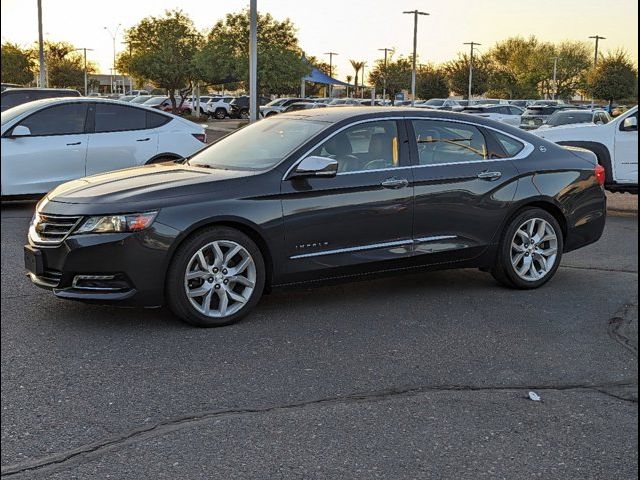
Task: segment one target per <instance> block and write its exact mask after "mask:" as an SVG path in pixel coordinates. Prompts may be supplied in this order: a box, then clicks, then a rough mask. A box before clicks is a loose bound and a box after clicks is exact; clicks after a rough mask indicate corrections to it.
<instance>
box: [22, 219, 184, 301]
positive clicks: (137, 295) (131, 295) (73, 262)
mask: <svg viewBox="0 0 640 480" xmlns="http://www.w3.org/2000/svg"><path fill="white" fill-rule="evenodd" d="M177 235H178V231H177V230H174V229H170V228H169V227H166V226H164V225H162V224H157V223H156V224H154V226H153V228H151V229H149V230H145V231H143V232H138V233H113V234H96V235H75V236H70V237H68V238H67V239H66V240H65V241H64V242H63V243H61V244H60V245H56V246H43V245H38V244H35V243H33V242H31V241H30V243H29V247H31V248H32V249H36V250H38V251H39V252H40V254H41V256H42V263H43V265H42V269H43V271H42V272H39V273H40V274H39V275H37V274H36V273H33V272H27V275H28V276H29V278H30V279H31V281H32V282H33V283H34V285H36V286H38V287H41V288H45V289H48V290H51V291H52V292H53V294H54V295H56V296H57V297H59V298H64V299H68V300H78V301H83V302H89V303H100V304H112V303H116V304H119V305H122V306H137V307H154V306H160V305H162V304H163V301H164V281H165V275H166V270H167V267H168V261H169V250H170V247H171V244H172V242H173V240H174V239H175V238H176V237H177ZM86 279H89V280H86ZM92 279H100V280H92Z"/></svg>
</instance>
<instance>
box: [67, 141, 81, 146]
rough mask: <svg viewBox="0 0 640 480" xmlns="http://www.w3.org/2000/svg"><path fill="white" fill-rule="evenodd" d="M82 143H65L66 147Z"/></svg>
mask: <svg viewBox="0 0 640 480" xmlns="http://www.w3.org/2000/svg"><path fill="white" fill-rule="evenodd" d="M81 143H82V142H73V143H67V146H71V145H80V144H81Z"/></svg>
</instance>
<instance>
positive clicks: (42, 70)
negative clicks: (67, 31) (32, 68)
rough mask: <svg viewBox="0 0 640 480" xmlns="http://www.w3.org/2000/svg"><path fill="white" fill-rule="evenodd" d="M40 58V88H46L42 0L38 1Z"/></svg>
mask: <svg viewBox="0 0 640 480" xmlns="http://www.w3.org/2000/svg"><path fill="white" fill-rule="evenodd" d="M38 58H39V61H40V72H39V76H40V88H44V87H46V86H47V85H46V78H45V66H44V40H43V35H42V0H38Z"/></svg>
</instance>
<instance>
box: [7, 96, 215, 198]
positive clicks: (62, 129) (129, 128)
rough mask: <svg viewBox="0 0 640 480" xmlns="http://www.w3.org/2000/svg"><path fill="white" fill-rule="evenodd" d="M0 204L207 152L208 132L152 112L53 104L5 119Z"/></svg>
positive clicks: (101, 104)
mask: <svg viewBox="0 0 640 480" xmlns="http://www.w3.org/2000/svg"><path fill="white" fill-rule="evenodd" d="M1 134H2V140H1V142H2V145H1V147H2V159H1V165H2V196H3V197H14V196H35V195H41V194H44V193H46V192H48V191H49V190H51V189H52V188H54V187H56V186H58V185H60V184H61V183H64V182H67V181H69V180H74V179H76V178H81V177H85V176H88V175H93V174H96V173H102V172H107V171H110V170H118V169H121V168H128V167H135V166H139V165H144V164H148V163H157V162H162V161H170V160H176V159H179V158H182V157H187V156H189V155H192V154H194V153H195V152H197V151H198V150H200V149H201V148H203V147H204V146H205V140H206V136H205V130H204V128H203V127H201V126H200V125H197V124H195V123H193V122H190V121H188V120H185V119H182V118H179V117H177V116H175V115H172V114H170V113H166V112H161V111H158V110H155V109H152V108H149V107H145V106H141V105H135V104H131V103H125V102H119V101H114V100H106V99H105V100H102V99H97V98H88V97H84V98H83V97H78V98H56V99H46V100H38V101H35V102H29V103H25V104H23V105H19V106H17V107H14V108H10V109H9V110H6V111H4V112H2V128H1Z"/></svg>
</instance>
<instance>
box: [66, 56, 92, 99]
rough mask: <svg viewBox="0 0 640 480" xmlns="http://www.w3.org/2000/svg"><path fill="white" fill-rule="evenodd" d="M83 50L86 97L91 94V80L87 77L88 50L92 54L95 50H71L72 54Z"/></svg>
mask: <svg viewBox="0 0 640 480" xmlns="http://www.w3.org/2000/svg"><path fill="white" fill-rule="evenodd" d="M80 50H82V51H83V52H84V96H85V97H86V96H87V95H88V94H89V92H88V89H89V78H88V77H87V50H89V51H90V52H92V51H93V48H85V47H82V48H75V49H73V50H71V51H72V52H77V51H80Z"/></svg>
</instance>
